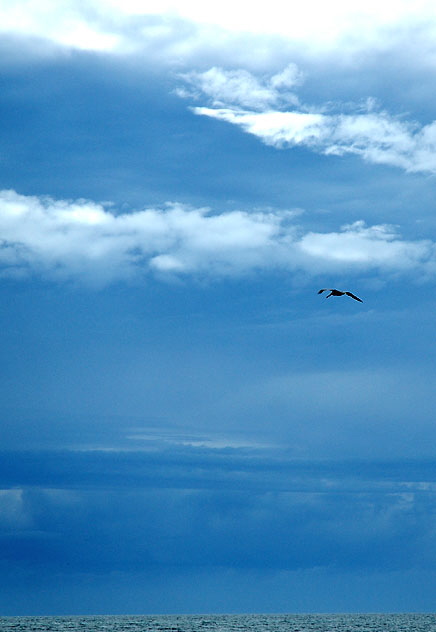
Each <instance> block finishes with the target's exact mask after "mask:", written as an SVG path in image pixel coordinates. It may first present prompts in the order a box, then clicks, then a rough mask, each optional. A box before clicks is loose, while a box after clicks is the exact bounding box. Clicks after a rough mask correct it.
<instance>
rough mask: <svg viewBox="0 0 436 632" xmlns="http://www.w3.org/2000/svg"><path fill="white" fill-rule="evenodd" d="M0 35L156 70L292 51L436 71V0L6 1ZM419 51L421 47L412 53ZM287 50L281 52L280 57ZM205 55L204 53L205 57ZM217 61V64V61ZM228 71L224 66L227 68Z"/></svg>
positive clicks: (252, 62)
mask: <svg viewBox="0 0 436 632" xmlns="http://www.w3.org/2000/svg"><path fill="white" fill-rule="evenodd" d="M0 32H2V33H7V34H12V35H21V36H24V37H36V38H42V39H45V40H47V41H49V42H54V43H56V44H58V45H60V46H62V47H69V48H70V47H71V48H77V49H86V50H95V51H108V52H115V53H131V52H141V51H142V52H146V53H147V56H149V55H150V57H149V58H152V59H153V61H154V62H155V61H156V59H159V58H160V59H161V60H162V61H164V62H170V63H174V62H175V63H181V64H182V65H183V64H185V63H186V62H187V61H188V62H189V63H192V61H193V59H194V58H196V60H197V62H198V63H199V64H201V63H202V60H203V59H204V58H205V56H206V57H207V58H209V59H210V55H211V54H212V55H213V56H214V57H215V59H216V60H217V59H221V60H222V59H224V58H225V59H226V60H227V62H231V60H233V63H235V59H236V57H235V55H237V58H238V61H239V62H240V63H241V62H242V60H243V59H245V60H246V62H247V64H248V66H250V67H255V66H256V64H257V65H258V67H262V66H263V67H264V65H265V63H270V62H272V63H276V62H277V58H278V57H280V58H283V56H282V55H283V53H285V55H288V58H289V53H291V51H294V52H295V51H296V50H298V51H300V52H301V53H302V54H305V55H308V56H309V57H311V56H312V57H313V56H319V55H325V54H326V53H332V52H333V53H334V52H338V53H339V52H340V53H341V56H342V58H343V59H344V58H345V59H346V60H347V62H349V61H350V58H351V57H352V56H353V57H354V60H357V59H358V55H355V53H359V52H362V51H368V50H375V51H382V52H383V51H386V50H392V49H393V48H396V49H397V50H399V51H400V50H401V49H403V50H404V49H408V50H411V51H413V55H414V59H415V60H416V62H417V63H420V62H421V61H422V59H423V58H426V59H427V60H429V62H430V63H432V64H433V63H434V52H435V41H436V38H435V34H436V9H435V5H434V3H433V2H431V1H430V0H415V1H414V2H413V3H412V2H410V1H409V0H397V1H396V2H394V1H393V0H384V2H376V0H372V1H370V0H356V1H355V2H352V3H349V2H348V3H347V2H345V1H344V0H332V1H331V2H329V3H325V2H321V1H320V0H306V2H304V3H300V4H298V6H297V5H296V4H295V3H289V4H285V3H283V2H282V0H270V2H268V4H267V5H265V4H264V3H253V2H248V0H232V1H230V0H222V2H220V3H218V4H217V3H214V4H210V3H199V2H198V0H184V1H183V2H182V1H181V0H159V1H157V0H148V1H147V2H144V1H143V0H83V1H82V2H75V1H74V0H3V2H2V3H1V7H0ZM412 47H413V48H412ZM280 51H281V52H280ZM205 53H206V55H205ZM213 63H216V62H213ZM221 63H222V62H221Z"/></svg>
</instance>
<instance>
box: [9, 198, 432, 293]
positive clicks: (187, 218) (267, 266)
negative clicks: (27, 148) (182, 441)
mask: <svg viewBox="0 0 436 632" xmlns="http://www.w3.org/2000/svg"><path fill="white" fill-rule="evenodd" d="M0 234H1V244H0V269H1V274H2V276H4V277H8V276H9V277H11V276H12V277H15V278H20V277H27V276H29V275H30V276H32V275H39V276H41V277H42V278H47V279H57V280H73V281H74V280H75V281H79V282H83V283H89V284H97V285H105V284H107V283H111V282H116V281H130V280H133V281H138V280H140V279H144V278H146V277H147V276H149V275H155V276H156V275H158V276H162V275H163V276H167V275H168V274H170V275H173V276H174V275H183V276H185V277H186V276H193V277H203V278H210V279H213V278H217V277H218V278H219V277H226V276H227V277H228V276H230V277H231V276H240V275H244V274H253V273H255V272H256V271H262V270H273V269H275V270H283V271H303V272H305V273H307V274H320V273H324V272H325V271H326V270H330V271H337V272H347V273H349V272H350V271H354V272H356V273H357V272H359V271H362V270H365V271H371V270H379V269H383V270H384V271H386V272H389V271H390V272H393V273H400V272H403V273H405V272H407V271H409V270H410V271H416V270H419V272H420V274H421V276H423V275H434V272H435V264H436V255H435V245H434V244H433V242H431V241H429V240H425V241H424V240H421V241H405V240H403V239H402V238H401V237H400V236H399V235H398V234H397V233H396V232H395V230H394V229H393V228H392V227H389V226H387V225H376V226H369V227H367V226H366V225H365V223H364V222H363V221H357V222H355V223H353V224H349V225H345V226H343V227H342V228H341V229H340V230H338V231H337V232H329V233H321V232H320V233H317V232H313V231H311V232H304V231H303V230H302V229H301V228H300V227H299V226H298V224H296V220H295V213H293V212H292V211H283V210H276V211H257V212H251V213H250V212H247V211H231V212H226V213H221V214H213V213H211V212H210V210H208V209H204V208H191V207H188V206H185V205H182V204H177V203H172V204H168V205H166V206H165V207H163V208H146V209H144V210H139V211H133V212H130V213H117V212H115V211H114V210H113V209H111V207H110V206H103V205H102V204H98V203H96V202H92V201H87V200H78V201H67V200H53V199H51V198H40V197H35V196H24V195H19V194H18V193H16V192H14V191H1V192H0Z"/></svg>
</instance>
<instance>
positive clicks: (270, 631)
mask: <svg viewBox="0 0 436 632" xmlns="http://www.w3.org/2000/svg"><path fill="white" fill-rule="evenodd" d="M6 630H8V631H11V632H12V631H14V632H46V631H47V632H49V631H50V632H64V631H68V632H79V631H80V632H147V631H150V632H159V631H160V632H208V631H209V630H211V631H213V632H436V614H280V615H270V614H268V615H259V614H256V615H254V614H248V615H168V616H164V615H159V616H152V615H147V616H83V617H81V616H74V617H64V616H62V617H0V631H1V632H3V631H6Z"/></svg>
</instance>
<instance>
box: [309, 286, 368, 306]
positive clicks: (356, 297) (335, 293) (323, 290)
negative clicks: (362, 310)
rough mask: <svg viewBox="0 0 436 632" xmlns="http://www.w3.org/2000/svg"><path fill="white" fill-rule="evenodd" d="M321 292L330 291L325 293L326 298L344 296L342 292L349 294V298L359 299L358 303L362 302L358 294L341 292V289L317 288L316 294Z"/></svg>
mask: <svg viewBox="0 0 436 632" xmlns="http://www.w3.org/2000/svg"><path fill="white" fill-rule="evenodd" d="M323 292H330V294H327V296H326V298H329V296H344V294H346V295H347V296H351V298H354V300H355V301H359V303H363V301H362V299H361V298H359V297H358V296H355V295H354V294H352V293H351V292H342V291H341V290H333V289H332V288H326V287H325V288H323V289H322V290H319V292H318V294H322V293H323Z"/></svg>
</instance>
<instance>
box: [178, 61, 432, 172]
mask: <svg viewBox="0 0 436 632" xmlns="http://www.w3.org/2000/svg"><path fill="white" fill-rule="evenodd" d="M280 77H282V78H283V82H281V80H280ZM182 78H183V79H185V81H188V82H189V85H190V86H193V85H196V87H197V90H199V91H200V92H201V93H202V94H203V99H204V98H205V99H207V100H209V101H210V102H211V105H212V106H213V107H208V106H207V107H205V106H202V107H195V108H193V111H194V112H195V113H196V114H198V115H201V116H208V117H211V118H216V119H219V120H222V121H226V122H228V123H231V124H233V125H237V126H238V127H240V128H241V129H243V130H244V132H247V133H249V134H253V135H254V136H257V137H258V138H259V139H260V140H261V141H262V142H264V143H265V144H267V145H271V146H273V147H276V148H278V149H284V148H289V147H295V146H302V147H307V148H308V149H311V150H312V151H315V152H317V153H320V154H325V155H336V156H343V155H345V154H355V155H358V156H360V157H361V158H362V159H363V160H366V161H367V162H371V163H376V164H385V165H390V166H394V167H400V168H402V169H404V170H405V171H408V172H423V173H436V121H433V122H431V123H429V124H427V125H420V124H418V123H416V122H413V121H405V120H402V119H400V118H398V117H395V116H391V115H390V114H389V113H387V112H384V111H378V110H376V109H375V103H374V101H373V100H372V99H368V101H367V103H366V104H365V105H364V106H363V107H362V106H361V105H356V106H355V107H354V110H355V111H354V112H348V113H347V112H343V111H342V112H341V111H339V112H333V113H328V112H326V110H327V109H328V107H327V105H322V106H318V107H313V106H310V107H309V106H303V105H299V103H298V98H297V97H296V95H295V94H293V93H290V92H289V91H288V92H285V91H284V88H289V87H291V85H292V86H294V85H296V84H297V83H298V81H299V79H300V78H301V75H300V74H299V73H298V69H297V68H296V67H294V66H289V67H288V68H286V69H285V71H283V73H282V74H277V75H274V76H273V77H271V79H270V80H269V81H268V80H264V81H263V83H260V82H259V81H258V80H256V78H255V77H254V76H253V75H251V74H250V73H249V72H246V71H226V70H223V69H219V68H212V69H210V70H209V71H207V72H203V73H200V72H197V73H194V72H191V73H190V74H189V75H188V76H186V75H182ZM180 94H182V96H184V95H183V93H180ZM247 95H248V96H249V98H248V96H247ZM197 98H198V97H197ZM280 106H281V107H280ZM289 106H293V107H292V109H289ZM349 107H350V106H349V105H348V106H347V108H348V109H349ZM284 108H287V109H286V110H285V111H284ZM343 109H345V107H344V108H343ZM362 110H363V111H362Z"/></svg>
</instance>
